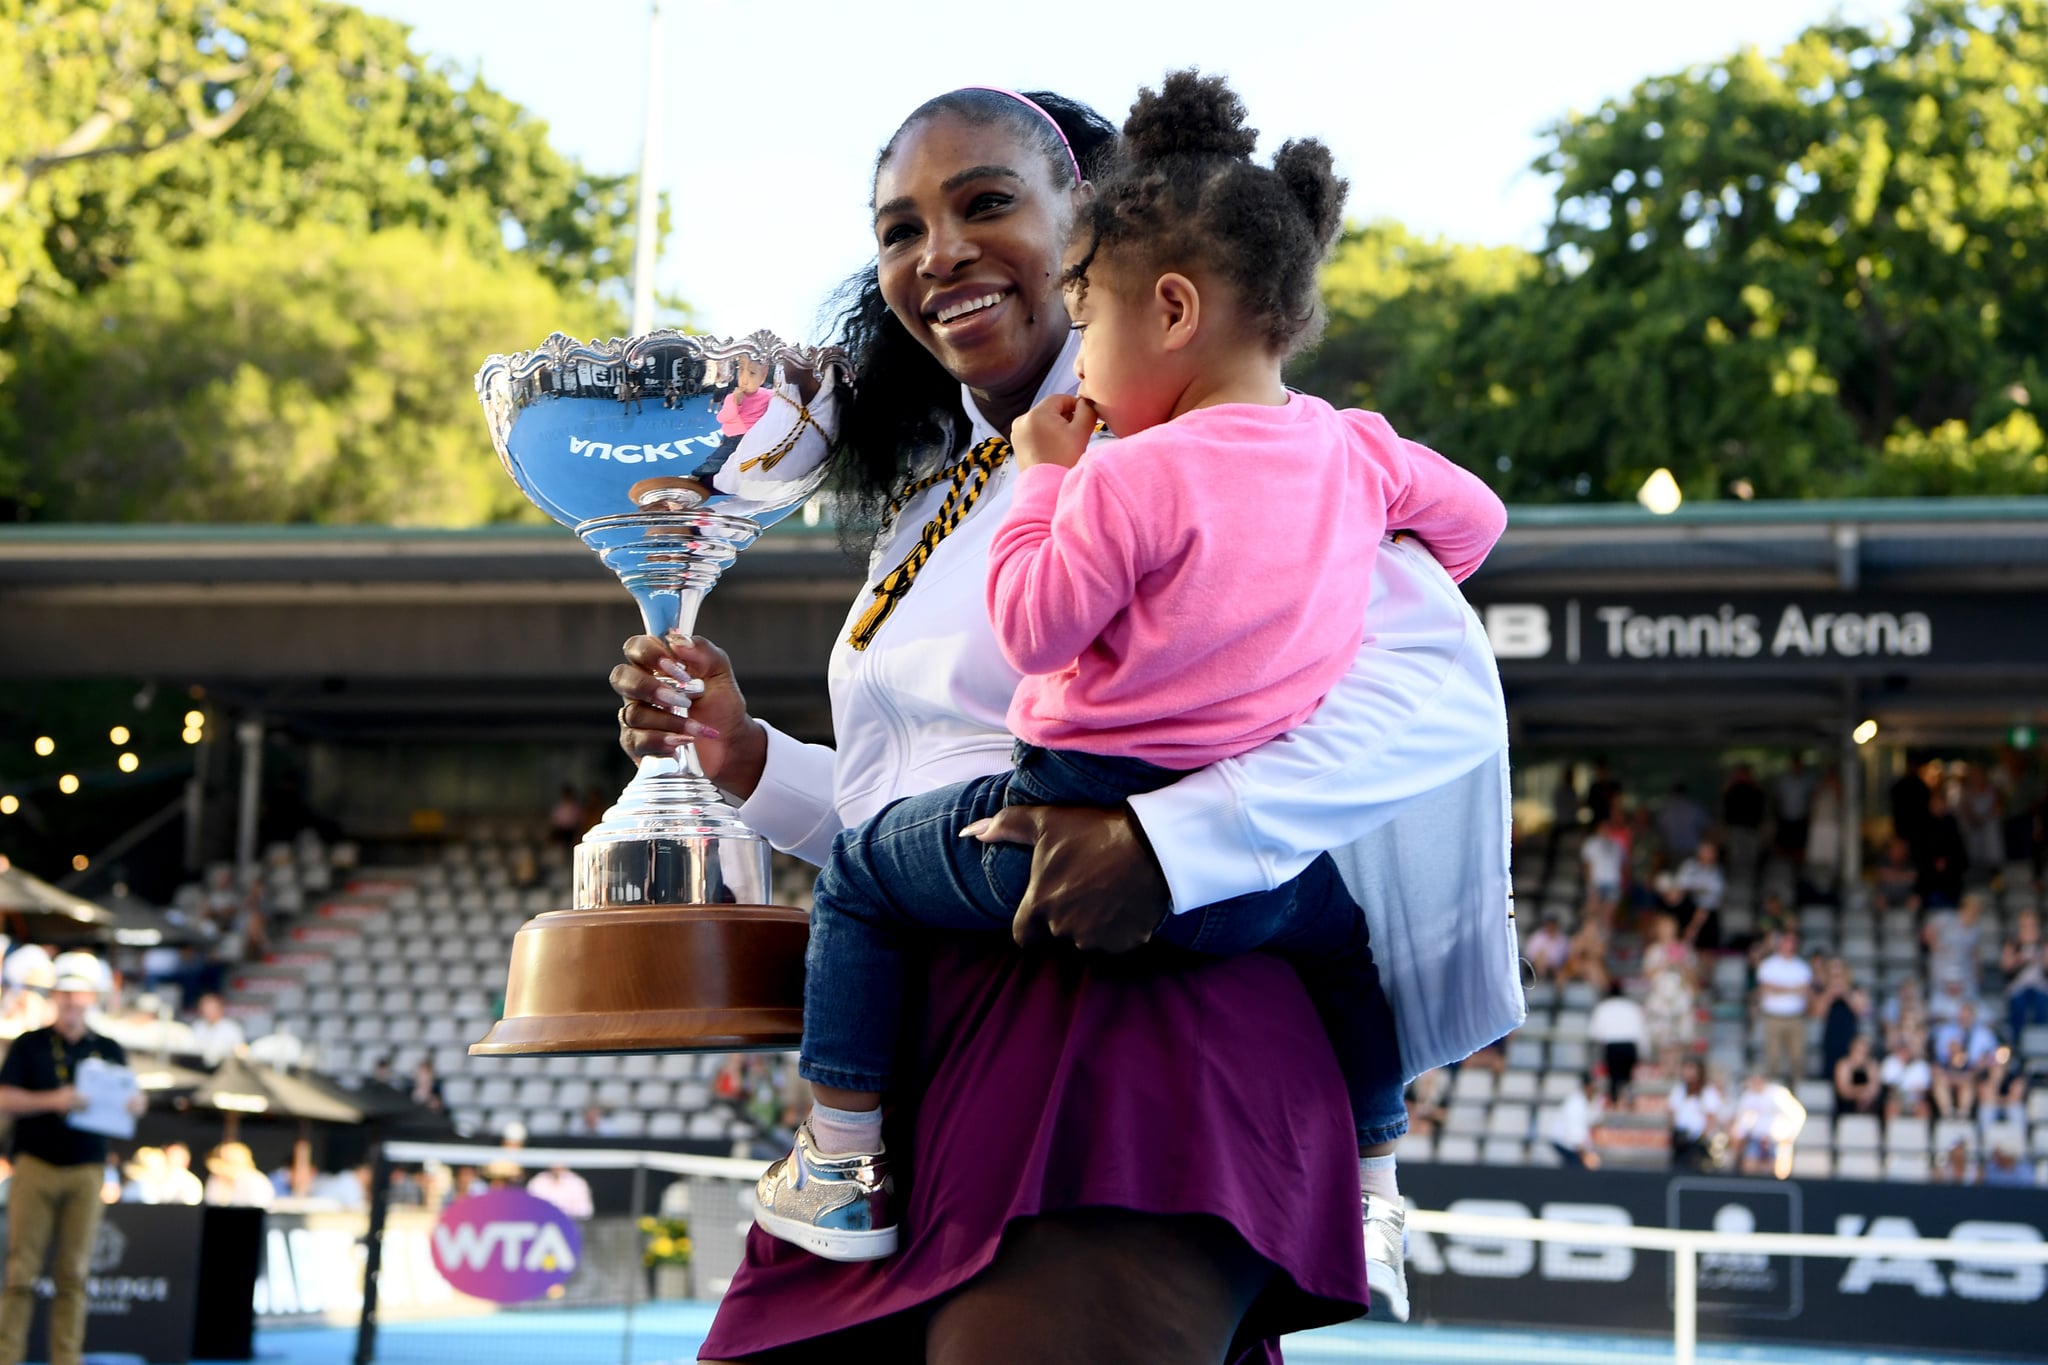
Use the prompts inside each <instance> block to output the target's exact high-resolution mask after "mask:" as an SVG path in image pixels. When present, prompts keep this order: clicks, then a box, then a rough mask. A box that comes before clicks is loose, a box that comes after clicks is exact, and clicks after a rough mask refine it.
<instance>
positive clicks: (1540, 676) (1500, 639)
mask: <svg viewBox="0 0 2048 1365" xmlns="http://www.w3.org/2000/svg"><path fill="white" fill-rule="evenodd" d="M1248 567H1251V566H1248ZM859 588H860V574H859V572H858V570H857V568H856V567H855V566H854V564H853V563H852V561H850V560H849V559H848V558H847V557H846V556H845V555H844V554H843V553H842V552H841V550H840V548H839V544H838V537H837V535H836V533H835V532H834V531H833V530H832V528H831V527H829V526H806V525H803V524H801V523H800V522H799V520H798V519H796V518H791V519H790V520H789V521H787V522H784V523H783V524H782V525H781V526H778V527H776V528H775V529H774V530H772V531H771V532H769V534H768V535H766V536H765V537H763V539H762V540H761V542H760V543H759V544H758V545H757V546H756V547H755V548H753V549H752V550H749V551H748V552H747V553H746V554H744V555H742V556H741V557H740V559H739V561H738V563H737V564H736V565H735V566H734V567H733V568H732V569H731V570H730V571H729V572H728V574H727V576H726V580H725V582H723V583H722V584H721V585H720V586H719V587H718V589H717V590H716V591H715V592H714V593H713V594H712V595H711V597H710V599H709V601H708V602H707V604H706V606H705V608H704V613H703V616H702V618H701V621H700V630H701V631H702V632H703V633H704V634H706V635H708V636H710V637H711V638H713V639H716V640H718V641H719V642H720V643H721V644H723V645H725V646H726V647H727V648H728V649H729V650H730V651H731V652H732V654H733V655H734V657H735V658H736V659H737V660H739V662H740V666H741V670H742V678H743V680H744V682H745V684H746V687H747V691H748V696H749V700H750V702H751V703H752V704H753V706H754V707H755V709H756V710H757V711H759V712H760V713H761V714H763V715H766V716H768V717H769V718H771V719H774V720H776V721H777V722H778V723H780V724H783V725H784V726H786V727H787V728H789V729H791V730H792V731H793V732H795V733H798V734H801V735H805V736H808V737H819V738H822V737H824V736H825V735H826V734H827V732H828V731H829V728H830V721H829V712H828V709H827V707H826V703H825V693H824V662H825V657H826V653H827V651H828V650H829V648H830V645H831V641H832V639H833V637H834V635H835V633H836V632H837V630H838V629H839V627H840V625H841V622H842V620H843V618H844V615H845V612H846V607H847V604H848V603H850V602H851V601H852V599H853V597H854V595H855V593H856V592H857V591H858V590H859ZM1467 591H1468V594H1469V596H1470V597H1471V598H1472V599H1473V601H1474V603H1475V604H1476V605H1477V606H1478V607H1479V608H1480V610H1481V614H1482V617H1483V618H1484V620H1485V621H1486V624H1487V627H1488V630H1489V633H1490V634H1491V635H1492V637H1493V640H1494V643H1495V646H1496V649H1497V650H1498V652H1499V653H1500V655H1501V659H1502V672H1503V676H1504V678H1505V680H1506V682H1507V685H1508V691H1509V700H1510V709H1511V711H1512V713H1513V714H1514V716H1515V720H1516V724H1517V727H1518V732H1519V733H1518V738H1519V739H1520V740H1521V741H1522V742H1523V743H1525V744H1528V743H1536V744H1547V743H1554V744H1560V745H1574V746H1579V745H1586V744H1613V745H1625V744H1631V743H1659V744H1676V745H1695V744H1704V745H1712V746H1716V747H1721V746H1726V745H1731V744H1741V743H1749V742H1758V743H1764V742H1775V743H1786V742H1802V743H1815V742H1826V741H1827V740H1828V739H1829V738H1830V737H1832V736H1836V735H1838V734H1839V733H1840V730H1841V728H1842V726H1843V725H1845V724H1849V723H1853V721H1854V720H1855V719H1857V718H1860V717H1861V716H1862V715H1865V714H1870V715H1875V716H1878V717H1879V718H1880V719H1881V720H1882V721H1883V722H1884V725H1885V729H1886V733H1887V736H1888V737H1890V738H1898V739H1902V740H1907V741H1912V740H1916V739H1917V740H1920V741H1924V742H1929V743H1990V742H1994V741H1995V740H1996V739H1997V738H1999V737H2001V736H2002V735H2003V734H2005V732H2006V731H2007V730H2008V729H2009V728H2010V727H2011V726H2013V725H2014V724H2017V723H2019V722H2021V721H2022V720H2039V719H2040V718H2041V717H2042V714H2043V710H2044V706H2048V629H2044V627H2048V498H2009V499H1951V500H1941V501H1920V500H1898V501H1856V502H1791V503H1737V502H1729V503H1712V504H1704V505H1688V506H1686V507H1684V508H1681V509H1680V510H1679V511H1678V512H1676V513H1674V514H1672V515H1669V516H1654V515H1652V514H1650V513H1648V512H1646V511H1643V510H1641V509H1639V508H1636V507H1633V506H1614V505H1601V506H1588V507H1530V508H1516V509H1514V511H1513V513H1512V515H1511V519H1510V525H1509V530H1508V534H1507V536H1506V538H1505V539H1504V540H1503V541H1502V543H1501V545H1500V546H1499V548H1498V549H1496V551H1495V552H1494V555H1493V557H1492V558H1491V560H1490V561H1489V562H1488V564H1487V565H1486V567H1485V568H1484V569H1483V570H1481V572H1480V573H1479V574H1478V575H1476V576H1475V577H1474V578H1473V579H1472V580H1471V582H1470V583H1468V584H1467ZM1745 622H1746V623H1747V624H1745ZM636 629H637V616H636V614H635V612H634V611H633V609H632V607H631V604H630V602H629V600H628V599H627V598H626V596H625V594H624V592H623V591H622V589H621V588H620V587H619V585H618V583H617V582H616V580H615V579H613V578H612V577H611V576H610V574H609V573H608V572H607V571H606V570H605V569H603V568H602V567H601V566H600V565H599V564H598V563H597V561H596V560H595V558H594V557H593V556H592V555H591V554H590V553H589V552H588V551H587V550H585V549H584V548H583V547H582V545H581V544H580V543H579V542H578V541H577V540H576V539H575V538H574V537H573V536H571V535H570V534H568V533H567V532H565V531H563V530H560V529H559V528H556V527H552V526H514V527H491V528H484V529H478V530H461V531H446V530H420V529H406V528H389V527H240V526H150V525H139V526H21V527H12V528H7V529H4V530H0V679H5V678H30V677H38V678H94V677H116V678H140V677H145V676H148V677H156V678H159V679H162V680H164V681H166V682H175V683H181V684H182V683H187V682H198V683H202V684H204V685H206V686H207V687H208V688H209V689H211V692H212V694H213V695H214V696H215V698H216V699H217V700H219V701H221V702H222V703H223V704H226V705H228V706H231V707H239V708H246V709H249V710H252V711H258V712H261V713H262V714H263V715H264V716H266V717H267V718H270V719H272V720H273V721H276V722H278V723H281V724H283V725H285V726H286V727H288V728H290V729H292V730H294V731H295V732H297V733H300V734H303V735H306V736H308V737H326V738H332V739H337V740H343V741H346V740H349V739H354V738H364V739H370V738H396V737H424V736H428V735H437V736H448V737H465V736H466V737H472V738H476V739H478V740H483V739H487V738H490V737H491V736H493V735H502V734H503V733H505V729H506V727H515V728H516V729H517V730H518V731H519V732H520V733H522V734H524V735H526V736H528V737H532V738H543V737H550V736H559V737H569V736H578V737H594V736H601V735H603V734H607V733H609V732H610V730H611V726H612V708H611V706H610V704H609V702H608V700H607V698H608V693H607V692H606V691H605V687H604V678H605V675H606V673H607V672H608V671H609V670H610V668H611V666H612V665H613V664H614V663H615V662H617V659H618V646H619V643H620V641H621V640H622V639H624V637H625V636H627V635H628V634H631V633H632V632H633V631H634V630H636ZM1752 637H1753V638H1752ZM1752 645H1753V647H1752Z"/></svg>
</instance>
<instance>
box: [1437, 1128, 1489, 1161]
mask: <svg viewBox="0 0 2048 1365" xmlns="http://www.w3.org/2000/svg"><path fill="white" fill-rule="evenodd" d="M1436 1159H1437V1160H1438V1161H1440V1162H1443V1163H1444V1164H1446V1165H1451V1166H1476V1165H1478V1164H1479V1139H1477V1138H1474V1137H1467V1136H1465V1135H1463V1134H1460V1133H1445V1134H1444V1135H1443V1136H1442V1137H1440V1138H1438V1139H1437V1141H1436Z"/></svg>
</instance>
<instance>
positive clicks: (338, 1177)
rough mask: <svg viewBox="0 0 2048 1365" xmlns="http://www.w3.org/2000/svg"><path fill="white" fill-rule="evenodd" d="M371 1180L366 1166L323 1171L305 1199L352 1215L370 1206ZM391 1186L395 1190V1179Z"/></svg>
mask: <svg viewBox="0 0 2048 1365" xmlns="http://www.w3.org/2000/svg"><path fill="white" fill-rule="evenodd" d="M371 1178H372V1172H371V1168H370V1167H369V1166H367V1165H364V1166H358V1167H356V1168H355V1169H354V1170H348V1171H325V1172H323V1173H321V1174H320V1175H319V1176H318V1177H316V1178H315V1179H314V1181H313V1185H312V1188H311V1189H309V1190H308V1191H307V1192H306V1197H307V1198H308V1199H317V1200H319V1201H320V1202H322V1203H324V1204H328V1205H331V1206H332V1207H334V1208H336V1209H339V1210H341V1211H343V1212H345V1213H353V1212H356V1211H358V1210H361V1209H366V1208H368V1207H369V1206H370V1180H371ZM393 1185H394V1189H395V1186H396V1180H395V1178H394V1181H393ZM393 1202H396V1200H395V1199H394V1201H393Z"/></svg>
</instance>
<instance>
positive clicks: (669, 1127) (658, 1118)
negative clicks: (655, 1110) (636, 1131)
mask: <svg viewBox="0 0 2048 1365" xmlns="http://www.w3.org/2000/svg"><path fill="white" fill-rule="evenodd" d="M684 1135H685V1125H684V1121H683V1116H682V1115H681V1114H677V1113H674V1112H669V1113H662V1114H650V1115H648V1116H647V1136H649V1137H651V1138H679V1137H682V1136H684Z"/></svg>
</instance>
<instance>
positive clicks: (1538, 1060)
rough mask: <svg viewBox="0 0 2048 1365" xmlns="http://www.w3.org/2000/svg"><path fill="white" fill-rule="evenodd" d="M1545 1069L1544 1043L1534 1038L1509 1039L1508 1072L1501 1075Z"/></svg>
mask: <svg viewBox="0 0 2048 1365" xmlns="http://www.w3.org/2000/svg"><path fill="white" fill-rule="evenodd" d="M1542 1069H1543V1044H1542V1043H1541V1042H1539V1041H1537V1040H1536V1039H1534V1038H1510V1039H1508V1073H1507V1076H1503V1077H1501V1079H1502V1080H1503V1081H1505V1080H1506V1079H1508V1076H1514V1075H1518V1074H1529V1073H1534V1072H1538V1071H1541V1070H1542Z"/></svg>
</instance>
